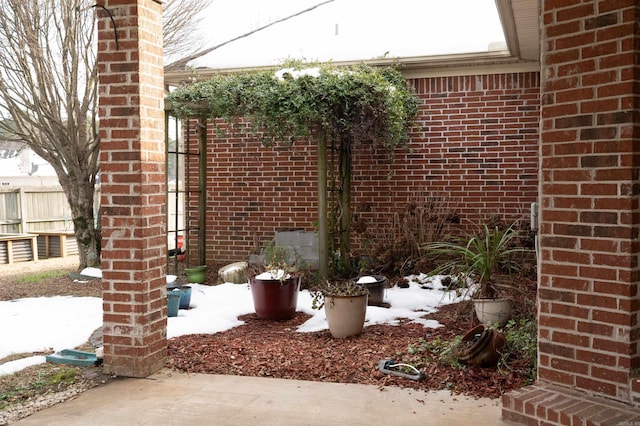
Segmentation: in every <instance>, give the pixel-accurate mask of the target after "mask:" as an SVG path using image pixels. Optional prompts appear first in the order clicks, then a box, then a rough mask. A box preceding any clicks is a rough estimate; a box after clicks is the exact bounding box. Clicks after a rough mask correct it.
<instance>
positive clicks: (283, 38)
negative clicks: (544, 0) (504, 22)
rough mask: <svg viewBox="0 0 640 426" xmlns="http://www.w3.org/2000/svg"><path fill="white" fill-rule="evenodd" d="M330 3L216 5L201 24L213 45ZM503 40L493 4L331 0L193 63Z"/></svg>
mask: <svg viewBox="0 0 640 426" xmlns="http://www.w3.org/2000/svg"><path fill="white" fill-rule="evenodd" d="M323 1H324V0H296V1H291V0H215V1H212V2H211V6H210V7H209V9H208V10H207V12H206V16H205V18H204V19H203V20H202V22H201V28H200V32H201V39H202V40H203V47H204V48H207V47H212V46H214V45H216V44H219V43H222V42H225V41H227V40H229V39H232V38H234V37H236V36H239V35H242V34H244V33H247V32H249V31H251V30H254V29H256V28H258V27H260V26H262V25H265V24H268V23H270V22H273V21H275V20H278V19H281V18H284V17H286V16H287V15H290V14H293V13H296V12H299V11H302V10H304V9H306V8H308V7H310V6H313V5H317V4H319V3H322V2H323ZM500 42H504V35H503V33H502V28H501V26H500V20H499V17H498V13H497V10H496V7H495V1H494V0H393V1H386V0H333V1H332V2H330V3H327V4H324V5H322V6H320V7H318V8H316V9H315V10H313V11H311V12H308V13H305V14H303V15H300V16H297V17H295V18H293V19H291V20H289V21H286V22H283V23H279V24H277V25H275V26H273V27H270V28H268V29H266V30H264V31H261V32H258V33H256V34H253V35H251V36H249V37H246V38H243V39H241V40H238V41H235V42H233V43H231V44H229V45H226V46H224V47H222V48H220V49H217V50H215V51H213V52H211V53H209V54H208V55H206V56H205V57H203V58H201V59H198V60H195V61H193V62H191V63H190V65H193V66H198V67H200V66H205V67H212V68H218V67H222V68H224V67H244V66H252V65H272V64H278V63H281V62H282V61H283V60H286V59H288V58H293V59H306V60H310V61H312V60H321V61H328V60H333V61H341V60H352V59H356V60H359V59H370V58H376V57H381V56H383V55H385V54H387V56H389V57H401V56H405V57H406V56H423V55H439V54H447V53H467V52H481V51H487V50H488V49H489V46H490V44H492V43H500Z"/></svg>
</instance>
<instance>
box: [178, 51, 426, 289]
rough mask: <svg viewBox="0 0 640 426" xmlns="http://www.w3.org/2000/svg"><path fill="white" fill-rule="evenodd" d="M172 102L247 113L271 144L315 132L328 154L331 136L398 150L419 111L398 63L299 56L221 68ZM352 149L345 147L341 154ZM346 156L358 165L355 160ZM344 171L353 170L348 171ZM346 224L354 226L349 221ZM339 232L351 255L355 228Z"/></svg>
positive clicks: (182, 111) (227, 117) (322, 170)
mask: <svg viewBox="0 0 640 426" xmlns="http://www.w3.org/2000/svg"><path fill="white" fill-rule="evenodd" d="M166 104H167V106H168V108H169V110H171V113H172V115H175V116H176V117H177V118H183V119H187V118H191V117H200V118H210V119H212V122H213V123H214V124H215V122H216V120H217V119H222V120H224V121H226V122H230V123H234V122H235V121H237V120H238V118H239V117H244V118H246V119H248V121H249V122H250V123H251V126H252V131H253V132H254V134H255V135H256V136H257V137H260V138H262V142H263V143H264V144H265V145H273V144H277V143H283V142H284V143H292V142H293V141H294V140H296V139H298V138H304V139H307V140H314V141H315V142H316V143H317V144H318V156H319V158H324V159H325V161H326V147H327V142H328V141H336V140H337V141H341V143H343V144H344V143H347V144H351V143H371V144H373V145H375V146H381V147H384V148H387V149H389V150H390V151H391V150H392V149H393V148H395V147H397V146H406V143H407V133H408V130H409V128H410V125H411V122H412V120H413V119H414V118H415V116H416V114H417V111H418V100H417V98H416V97H415V96H414V95H413V93H412V92H411V90H410V88H409V86H408V85H407V83H406V80H405V79H404V77H403V76H402V73H400V71H399V70H398V69H397V68H395V67H372V66H369V65H366V64H360V65H355V66H350V67H337V66H335V65H332V64H306V63H302V62H296V61H293V62H288V63H285V64H283V65H282V66H281V67H278V68H273V69H265V70H259V71H252V72H241V73H229V74H218V75H215V76H214V77H212V78H210V79H209V80H207V81H202V82H197V83H193V84H189V85H187V86H184V87H180V88H178V89H176V90H174V91H173V92H172V93H171V94H170V95H169V96H168V97H167V99H166ZM348 152H349V150H346V149H345V150H341V153H343V154H341V155H349V153H348ZM341 161H342V160H341ZM345 164H349V168H350V167H351V166H350V162H345ZM326 173H327V170H326V164H320V162H319V164H318V174H319V176H322V174H325V176H326ZM344 175H345V176H347V177H349V176H350V175H351V174H350V172H348V171H345V173H344ZM349 179H350V178H349ZM321 180H322V179H320V181H321ZM340 187H341V188H342V190H343V191H344V192H345V194H346V195H347V196H348V194H349V193H350V192H349V187H350V182H341V185H340ZM319 192H320V193H319V198H318V199H319V201H318V202H319V210H322V208H323V207H324V206H326V205H327V203H326V190H324V189H322V187H320V186H319ZM323 192H324V193H323ZM323 198H324V199H323ZM341 201H342V203H341V205H340V206H339V207H338V208H339V209H340V211H341V212H342V214H343V215H347V216H343V217H349V216H350V211H349V210H350V209H349V202H348V200H345V199H344V197H343V199H342V200H341ZM323 216H325V215H323V214H319V217H318V234H319V238H320V274H321V275H322V276H325V277H326V276H328V275H329V274H328V266H327V265H328V253H327V251H328V247H329V244H328V242H327V241H328V239H329V237H328V233H327V232H325V231H326V217H323ZM323 221H324V222H325V223H323ZM341 226H342V227H346V228H348V222H343V223H342V225H341ZM323 234H324V235H323ZM339 235H340V240H341V243H340V247H341V250H340V251H341V253H340V255H341V257H342V258H343V260H344V259H345V258H346V252H347V251H348V250H349V238H350V236H349V230H348V229H346V230H344V229H341V230H340V231H339Z"/></svg>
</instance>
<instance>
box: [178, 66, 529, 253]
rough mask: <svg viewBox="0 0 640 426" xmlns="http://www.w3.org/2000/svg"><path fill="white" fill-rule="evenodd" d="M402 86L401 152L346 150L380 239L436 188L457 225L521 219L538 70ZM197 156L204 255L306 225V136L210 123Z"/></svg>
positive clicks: (312, 200) (312, 195)
mask: <svg viewBox="0 0 640 426" xmlns="http://www.w3.org/2000/svg"><path fill="white" fill-rule="evenodd" d="M409 83H410V84H411V85H413V86H414V87H415V89H416V93H417V95H418V96H419V98H420V102H421V107H420V113H419V114H420V115H419V119H418V121H417V123H416V125H415V127H414V128H412V129H411V134H410V141H409V146H408V149H397V150H396V151H395V152H394V153H393V157H394V158H393V160H392V159H391V156H390V155H389V154H388V153H384V152H378V151H376V150H375V149H373V148H372V147H370V146H366V145H365V146H358V147H355V148H354V150H353V153H352V157H353V165H354V167H353V178H352V182H353V188H352V210H353V212H354V214H355V215H356V216H357V217H358V218H359V219H364V220H365V221H366V222H367V226H368V229H369V231H371V232H372V233H373V234H375V235H378V236H380V235H382V234H383V233H384V232H385V231H387V230H388V229H389V226H390V223H391V221H392V220H393V213H395V212H399V211H402V210H403V209H404V208H405V206H406V205H407V203H409V202H411V201H424V200H425V197H427V196H430V195H438V196H444V197H447V198H449V199H451V200H457V202H458V204H459V209H458V211H459V213H460V215H461V217H462V219H463V221H465V222H466V221H469V220H478V218H489V217H491V216H493V215H499V216H501V217H503V218H506V219H507V220H513V219H517V218H522V217H525V218H526V219H527V220H528V218H529V213H530V204H531V203H532V202H534V201H535V200H536V198H537V192H538V175H537V173H538V137H539V134H538V128H539V105H540V99H539V89H540V86H539V74H538V73H518V74H498V75H477V76H464V77H442V78H440V77H439V78H424V79H415V80H411V81H410V82H409ZM192 140H193V146H194V147H195V145H196V141H197V137H196V136H195V135H194V137H193V139H192ZM194 149H195V148H194ZM206 156H207V185H206V188H207V189H206V191H207V226H206V250H207V259H208V262H227V261H229V262H230V261H238V260H242V259H246V258H248V255H249V253H250V252H251V250H252V248H253V245H254V241H255V239H256V238H257V239H259V240H260V242H261V244H262V245H264V243H265V242H266V241H269V240H271V239H273V237H274V232H275V231H276V230H286V229H306V230H314V227H313V223H314V221H315V220H316V219H315V218H316V216H317V200H316V197H317V195H316V188H317V177H316V160H315V158H316V150H315V145H314V143H305V142H304V141H301V142H299V143H296V144H294V146H293V147H291V148H275V149H274V148H264V147H262V146H261V144H260V141H258V140H256V139H254V138H252V137H251V136H250V135H249V134H248V133H247V131H246V128H245V127H244V126H243V125H242V124H238V125H236V129H235V130H234V131H227V132H226V133H225V134H224V135H223V136H220V135H217V136H216V134H215V131H214V130H213V126H210V127H209V129H208V143H207V151H206ZM194 173H195V172H194ZM195 181H197V180H196V179H194V182H195ZM194 207H195V203H192V209H193V208H194ZM190 215H191V217H192V218H193V217H194V215H195V212H194V211H193V210H192V211H191V213H190ZM194 236H195V235H194ZM194 244H195V243H193V242H192V244H191V247H193V246H194ZM361 246H362V241H361V240H359V239H357V238H356V237H355V236H354V247H355V248H356V249H357V248H358V247H361Z"/></svg>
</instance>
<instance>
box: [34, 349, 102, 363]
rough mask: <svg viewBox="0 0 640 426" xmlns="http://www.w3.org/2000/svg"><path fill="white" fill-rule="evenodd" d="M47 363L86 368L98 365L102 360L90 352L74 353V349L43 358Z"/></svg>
mask: <svg viewBox="0 0 640 426" xmlns="http://www.w3.org/2000/svg"><path fill="white" fill-rule="evenodd" d="M45 359H46V360H47V362H52V363H54V364H66V365H75V366H77V367H88V366H91V365H98V364H100V362H102V360H100V359H98V358H97V357H96V354H94V353H92V352H83V351H76V350H74V349H63V350H61V351H59V352H56V353H54V354H51V355H47V356H45Z"/></svg>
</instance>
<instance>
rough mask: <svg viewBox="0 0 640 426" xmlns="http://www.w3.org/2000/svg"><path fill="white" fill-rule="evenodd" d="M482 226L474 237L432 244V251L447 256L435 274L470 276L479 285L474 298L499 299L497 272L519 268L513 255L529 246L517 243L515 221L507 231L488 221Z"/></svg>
mask: <svg viewBox="0 0 640 426" xmlns="http://www.w3.org/2000/svg"><path fill="white" fill-rule="evenodd" d="M478 228H479V229H480V230H481V232H479V233H478V234H476V235H473V236H471V237H470V238H464V239H460V240H458V241H453V242H435V243H432V244H429V245H428V246H427V248H428V250H429V252H430V253H432V254H436V255H444V256H445V257H446V259H447V260H446V261H445V262H444V263H443V264H442V265H440V266H438V267H437V268H436V269H435V270H433V271H432V272H431V273H432V274H433V275H435V274H445V275H452V276H457V277H464V278H466V277H469V278H471V279H472V280H473V281H474V283H476V284H478V289H477V291H476V292H475V293H474V294H473V297H475V298H487V299H489V298H496V297H497V296H498V291H497V289H496V286H495V282H494V278H495V274H496V273H498V272H506V273H514V272H517V271H519V269H520V268H519V265H518V263H517V262H516V261H515V260H514V258H513V256H512V255H513V254H515V253H518V252H524V251H526V250H527V249H525V248H523V247H517V246H516V245H515V242H516V240H517V238H518V230H517V229H516V227H515V223H513V224H511V225H510V226H509V227H507V228H506V229H504V230H501V229H499V228H498V227H497V226H496V227H495V228H493V229H490V228H489V227H488V226H487V225H486V224H484V225H483V226H482V227H478Z"/></svg>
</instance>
